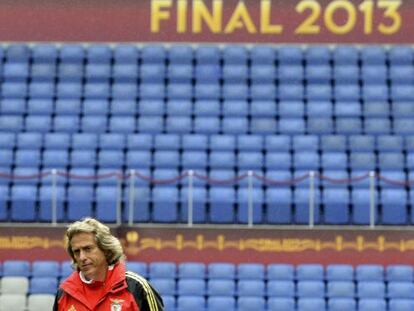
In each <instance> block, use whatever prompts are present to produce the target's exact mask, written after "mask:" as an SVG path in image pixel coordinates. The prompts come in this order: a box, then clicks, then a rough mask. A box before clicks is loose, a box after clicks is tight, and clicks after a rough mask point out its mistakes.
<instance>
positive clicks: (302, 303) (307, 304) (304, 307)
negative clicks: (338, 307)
mask: <svg viewBox="0 0 414 311" xmlns="http://www.w3.org/2000/svg"><path fill="white" fill-rule="evenodd" d="M297 306H298V310H301V311H312V310H320V311H324V310H326V301H325V299H324V298H311V297H306V298H299V299H298V301H297Z"/></svg>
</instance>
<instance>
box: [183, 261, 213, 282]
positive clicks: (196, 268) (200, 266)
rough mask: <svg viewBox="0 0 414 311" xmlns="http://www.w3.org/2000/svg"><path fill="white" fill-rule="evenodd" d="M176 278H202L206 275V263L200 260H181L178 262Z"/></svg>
mask: <svg viewBox="0 0 414 311" xmlns="http://www.w3.org/2000/svg"><path fill="white" fill-rule="evenodd" d="M177 268H178V278H179V279H180V280H184V279H202V280H204V279H205V277H206V265H205V264H204V263H200V262H182V263H180V264H178V266H177Z"/></svg>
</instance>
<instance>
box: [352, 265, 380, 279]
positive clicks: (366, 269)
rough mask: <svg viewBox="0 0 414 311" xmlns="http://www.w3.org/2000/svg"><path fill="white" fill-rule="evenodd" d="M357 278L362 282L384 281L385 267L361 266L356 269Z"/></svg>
mask: <svg viewBox="0 0 414 311" xmlns="http://www.w3.org/2000/svg"><path fill="white" fill-rule="evenodd" d="M355 278H356V280H357V281H358V282H361V281H368V282H370V281H374V282H375V281H378V282H381V281H384V267H383V266H382V265H377V264H360V265H358V266H357V267H356V269H355Z"/></svg>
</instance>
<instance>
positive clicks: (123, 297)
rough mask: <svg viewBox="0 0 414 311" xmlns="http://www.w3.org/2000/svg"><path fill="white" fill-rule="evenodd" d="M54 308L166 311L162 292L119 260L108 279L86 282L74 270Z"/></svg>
mask: <svg viewBox="0 0 414 311" xmlns="http://www.w3.org/2000/svg"><path fill="white" fill-rule="evenodd" d="M53 310H54V311H109V310H111V311H163V310H164V308H163V303H162V299H161V297H160V296H159V294H158V293H157V292H156V291H155V290H154V289H153V288H152V287H151V285H150V284H149V283H148V282H147V281H146V280H145V279H144V278H143V277H141V276H139V275H137V274H135V273H132V272H126V271H125V264H124V263H118V264H116V265H115V266H114V267H113V269H112V270H108V273H107V276H106V280H105V282H95V283H93V284H86V283H85V282H83V281H82V280H81V278H80V276H79V272H73V273H72V274H71V275H70V276H69V278H67V279H66V280H65V281H64V282H63V283H62V284H61V286H60V288H59V291H58V293H57V295H56V299H55V305H54V308H53Z"/></svg>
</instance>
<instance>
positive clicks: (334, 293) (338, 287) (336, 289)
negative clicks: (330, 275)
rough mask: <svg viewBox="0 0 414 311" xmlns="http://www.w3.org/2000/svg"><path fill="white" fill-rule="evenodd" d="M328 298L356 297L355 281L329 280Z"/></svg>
mask: <svg viewBox="0 0 414 311" xmlns="http://www.w3.org/2000/svg"><path fill="white" fill-rule="evenodd" d="M326 294H327V296H328V298H330V299H331V298H354V297H355V283H354V282H353V281H329V282H328V284H327V292H326Z"/></svg>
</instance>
